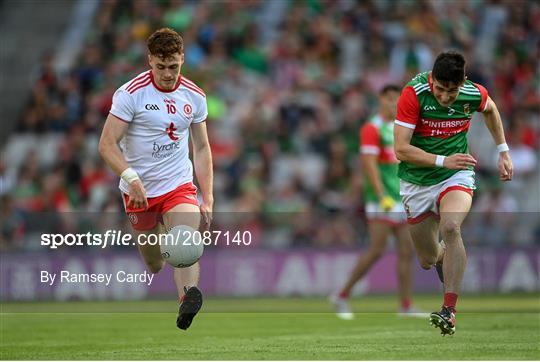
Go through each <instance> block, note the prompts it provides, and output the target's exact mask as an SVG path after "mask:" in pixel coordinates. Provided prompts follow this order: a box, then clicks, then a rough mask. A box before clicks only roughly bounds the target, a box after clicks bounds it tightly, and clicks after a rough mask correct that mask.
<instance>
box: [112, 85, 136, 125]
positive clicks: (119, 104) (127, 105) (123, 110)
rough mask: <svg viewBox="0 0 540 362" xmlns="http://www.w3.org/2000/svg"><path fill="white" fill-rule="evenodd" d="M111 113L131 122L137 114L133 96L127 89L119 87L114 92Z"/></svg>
mask: <svg viewBox="0 0 540 362" xmlns="http://www.w3.org/2000/svg"><path fill="white" fill-rule="evenodd" d="M110 113H111V114H112V115H113V116H115V117H116V118H120V119H121V120H122V121H124V122H128V123H129V122H131V121H132V120H133V117H134V116H135V105H134V104H133V97H131V95H130V94H129V93H128V92H127V91H126V90H125V89H121V88H120V89H118V90H117V91H116V92H114V95H113V101H112V106H111V111H110Z"/></svg>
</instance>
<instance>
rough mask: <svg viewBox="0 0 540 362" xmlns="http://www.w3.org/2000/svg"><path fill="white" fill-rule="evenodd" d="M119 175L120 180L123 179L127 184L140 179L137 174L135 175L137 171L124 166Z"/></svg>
mask: <svg viewBox="0 0 540 362" xmlns="http://www.w3.org/2000/svg"><path fill="white" fill-rule="evenodd" d="M120 177H121V178H122V180H124V181H125V182H127V183H128V184H130V183H132V182H133V181H135V180H140V178H139V175H137V172H135V170H134V169H132V168H131V167H128V168H126V169H125V170H124V172H122V174H121V175H120Z"/></svg>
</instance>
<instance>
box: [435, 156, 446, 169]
mask: <svg viewBox="0 0 540 362" xmlns="http://www.w3.org/2000/svg"><path fill="white" fill-rule="evenodd" d="M445 158H446V156H441V155H437V158H436V159H435V166H437V167H444V166H443V165H444V159H445Z"/></svg>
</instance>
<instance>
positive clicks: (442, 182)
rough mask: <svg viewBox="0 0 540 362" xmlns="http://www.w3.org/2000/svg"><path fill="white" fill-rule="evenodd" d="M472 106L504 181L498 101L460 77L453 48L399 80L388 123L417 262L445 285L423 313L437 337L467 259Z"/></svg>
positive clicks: (452, 308) (461, 67)
mask: <svg viewBox="0 0 540 362" xmlns="http://www.w3.org/2000/svg"><path fill="white" fill-rule="evenodd" d="M474 112H482V114H483V115H484V120H485V123H486V126H487V128H488V129H489V131H490V133H491V136H492V138H493V140H494V141H495V143H496V144H497V149H498V151H499V161H498V169H499V174H500V179H501V180H502V181H510V180H511V179H512V169H513V166H512V160H511V158H510V154H509V149H508V146H507V145H506V141H505V137H504V130H503V126H502V122H501V116H500V114H499V111H498V110H497V106H496V105H495V103H494V102H493V100H492V99H491V98H490V97H489V95H488V92H487V90H486V89H485V88H484V87H483V86H481V85H480V84H476V83H473V82H471V81H470V80H468V79H467V77H466V76H465V59H464V57H463V55H461V54H459V53H457V52H453V51H449V52H443V53H441V54H439V55H438V56H437V59H436V60H435V63H434V65H433V69H432V71H431V72H425V73H420V74H418V75H417V76H416V77H414V78H413V79H412V80H411V81H410V82H409V83H408V84H407V85H406V86H405V88H404V89H403V91H402V93H401V96H400V98H399V101H398V107H397V116H396V121H395V125H396V126H395V127H394V142H395V144H394V147H395V150H396V155H397V158H398V159H399V160H401V163H400V164H399V170H398V176H399V178H400V179H401V181H400V194H401V197H402V201H403V204H404V207H405V211H406V213H407V219H408V223H409V230H410V232H411V236H412V239H413V242H414V246H415V248H416V252H417V254H418V258H419V260H420V264H421V265H422V267H423V268H424V269H429V268H431V267H432V266H435V267H436V268H437V272H438V273H439V277H440V279H441V281H442V282H443V283H444V301H443V305H442V308H441V310H440V311H439V312H434V313H431V316H430V320H431V323H432V324H433V325H435V326H436V327H438V328H440V330H441V333H442V334H443V335H446V334H453V333H454V332H455V324H456V323H455V313H456V302H457V298H458V293H459V289H460V286H461V282H462V279H463V273H464V271H465V265H466V262H467V256H466V253H465V248H464V246H463V240H462V238H461V229H460V228H461V224H462V222H463V220H464V219H465V217H466V216H467V213H468V212H469V210H470V207H471V202H472V194H473V190H474V189H475V179H474V171H473V169H474V166H475V165H476V160H475V159H474V158H473V157H472V156H471V155H470V154H469V148H468V144H467V131H468V129H469V124H470V121H471V119H472V116H473V114H474ZM439 232H440V234H441V236H442V239H443V240H444V242H439Z"/></svg>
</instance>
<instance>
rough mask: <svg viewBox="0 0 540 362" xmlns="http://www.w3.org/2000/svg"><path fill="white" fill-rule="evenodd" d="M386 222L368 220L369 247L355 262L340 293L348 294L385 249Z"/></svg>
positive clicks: (387, 228) (388, 231)
mask: <svg viewBox="0 0 540 362" xmlns="http://www.w3.org/2000/svg"><path fill="white" fill-rule="evenodd" d="M390 230H391V229H390V228H389V227H388V224H386V223H384V222H379V221H370V222H368V231H369V236H370V243H369V248H368V250H367V252H366V253H365V254H363V255H362V256H361V257H360V258H359V259H358V262H357V263H356V265H355V267H354V269H353V271H352V272H351V275H350V277H349V279H348V280H347V283H346V284H345V286H344V287H343V289H342V290H341V293H342V294H344V295H345V294H346V295H349V294H350V293H351V291H352V289H353V287H354V285H355V284H356V283H357V282H358V281H359V280H360V279H362V278H363V277H364V276H365V275H366V273H367V272H368V270H369V269H370V268H371V267H372V266H373V264H375V263H376V262H377V260H379V259H380V257H381V256H382V255H383V253H384V250H385V249H386V241H387V240H388V235H390Z"/></svg>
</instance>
